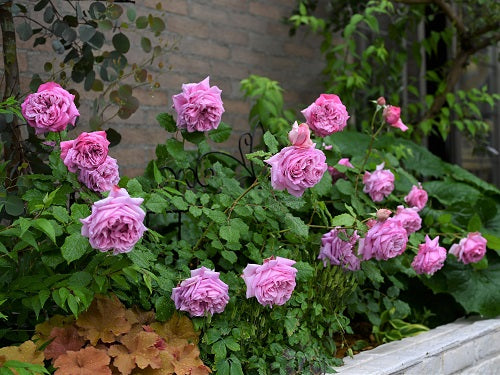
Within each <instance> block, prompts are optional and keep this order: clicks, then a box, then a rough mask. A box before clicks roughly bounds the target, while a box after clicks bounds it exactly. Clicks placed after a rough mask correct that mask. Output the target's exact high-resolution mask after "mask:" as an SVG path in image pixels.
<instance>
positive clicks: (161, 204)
mask: <svg viewBox="0 0 500 375" xmlns="http://www.w3.org/2000/svg"><path fill="white" fill-rule="evenodd" d="M145 206H146V208H147V209H148V210H151V211H153V212H155V213H157V214H160V213H162V212H164V211H165V210H166V209H167V207H169V203H168V201H167V200H166V199H165V198H163V197H162V196H161V195H159V194H156V193H153V194H151V196H150V197H149V199H148V200H147V201H146V203H145Z"/></svg>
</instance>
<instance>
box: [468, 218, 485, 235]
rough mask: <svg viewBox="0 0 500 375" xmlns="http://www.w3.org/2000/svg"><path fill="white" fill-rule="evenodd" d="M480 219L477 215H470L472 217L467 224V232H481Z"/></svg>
mask: <svg viewBox="0 0 500 375" xmlns="http://www.w3.org/2000/svg"><path fill="white" fill-rule="evenodd" d="M481 226H482V223H481V218H480V217H479V215H478V214H474V215H472V217H471V218H470V220H469V223H468V224H467V230H468V231H469V232H479V231H480V230H481Z"/></svg>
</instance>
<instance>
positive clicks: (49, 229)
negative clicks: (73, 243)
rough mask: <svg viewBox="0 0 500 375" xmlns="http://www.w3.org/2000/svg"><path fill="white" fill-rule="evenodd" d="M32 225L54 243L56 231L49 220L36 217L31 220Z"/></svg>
mask: <svg viewBox="0 0 500 375" xmlns="http://www.w3.org/2000/svg"><path fill="white" fill-rule="evenodd" d="M32 225H33V226H34V227H35V228H38V229H40V230H41V231H42V232H44V233H45V234H46V235H47V236H48V237H49V238H50V239H51V240H52V242H54V243H56V232H55V229H54V227H53V226H52V224H51V222H50V221H48V220H47V219H43V218H38V219H35V220H33V224H32Z"/></svg>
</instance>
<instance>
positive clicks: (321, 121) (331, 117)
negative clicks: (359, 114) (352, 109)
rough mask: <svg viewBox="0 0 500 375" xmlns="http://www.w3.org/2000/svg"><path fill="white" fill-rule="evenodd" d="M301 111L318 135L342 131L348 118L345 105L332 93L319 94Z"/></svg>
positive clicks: (324, 135) (323, 135) (322, 135)
mask: <svg viewBox="0 0 500 375" xmlns="http://www.w3.org/2000/svg"><path fill="white" fill-rule="evenodd" d="M301 112H302V114H303V115H304V117H305V118H306V122H307V124H308V125H309V127H310V128H311V129H312V130H313V132H314V133H315V134H316V135H317V136H319V137H326V136H327V135H330V134H333V133H336V132H339V131H342V130H343V129H344V128H345V127H346V125H347V120H348V119H349V114H348V113H347V110H346V108H345V106H344V105H343V104H342V102H341V101H340V98H339V97H338V96H337V95H334V94H321V95H320V96H319V98H318V99H316V101H315V102H314V103H313V104H311V105H310V106H309V107H307V108H306V109H304V110H303V111H301Z"/></svg>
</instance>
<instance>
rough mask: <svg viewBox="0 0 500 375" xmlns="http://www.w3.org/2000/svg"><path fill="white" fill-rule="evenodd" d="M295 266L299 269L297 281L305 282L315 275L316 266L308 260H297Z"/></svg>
mask: <svg viewBox="0 0 500 375" xmlns="http://www.w3.org/2000/svg"><path fill="white" fill-rule="evenodd" d="M293 267H294V268H296V269H297V276H296V279H297V281H301V282H305V281H307V280H309V279H311V277H313V276H314V268H313V266H311V265H310V264H309V263H308V262H296V263H295V264H294V265H293Z"/></svg>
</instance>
